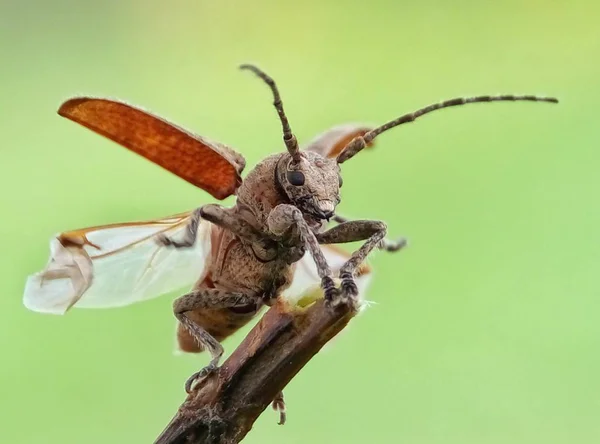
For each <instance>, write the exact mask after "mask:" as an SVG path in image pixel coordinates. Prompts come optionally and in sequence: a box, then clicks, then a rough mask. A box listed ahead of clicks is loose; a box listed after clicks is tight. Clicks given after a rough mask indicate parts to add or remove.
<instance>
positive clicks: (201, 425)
mask: <svg viewBox="0 0 600 444" xmlns="http://www.w3.org/2000/svg"><path fill="white" fill-rule="evenodd" d="M356 313H357V309H356V307H351V306H348V305H341V306H339V307H337V308H336V309H335V310H333V309H329V308H327V307H325V306H324V301H323V300H322V299H319V300H318V301H317V302H314V303H312V304H311V305H309V306H308V307H305V308H303V307H301V306H300V305H298V306H291V305H290V304H289V303H287V302H285V301H283V300H279V301H278V302H277V304H275V305H274V306H273V307H271V308H270V309H269V311H267V312H266V313H265V315H264V316H263V318H262V319H261V320H260V321H259V323H258V324H257V325H256V326H255V327H254V328H253V329H252V330H251V331H250V333H249V334H248V336H246V338H245V339H244V341H243V342H242V343H241V344H240V345H239V347H238V348H237V349H236V350H235V351H234V352H233V353H232V355H231V356H230V357H229V358H228V359H227V360H226V361H225V362H224V364H223V366H222V367H221V368H220V369H219V371H218V372H217V373H216V374H214V375H213V376H211V377H209V378H207V379H205V380H204V381H202V382H201V383H200V384H198V386H197V387H196V388H195V389H194V391H193V392H192V393H190V394H189V395H188V397H187V399H186V400H185V401H184V402H183V404H182V405H181V406H180V407H179V410H178V412H177V414H176V415H175V417H174V418H173V419H172V420H171V422H170V423H169V424H168V425H167V427H166V428H165V430H164V431H163V432H162V433H161V435H160V436H159V437H158V438H157V440H156V442H155V444H183V443H186V444H192V443H194V444H195V443H207V444H233V443H239V442H240V441H241V440H242V439H243V438H244V437H245V436H246V434H247V433H248V432H249V431H250V429H251V428H252V425H253V424H254V421H256V419H257V418H258V416H259V415H260V414H261V413H262V412H263V411H264V410H265V408H267V407H268V406H269V405H270V404H271V402H272V401H273V399H275V398H276V397H277V395H278V394H279V393H280V392H281V391H282V390H283V389H284V387H285V386H286V385H287V383H288V382H290V380H291V379H292V378H293V377H294V376H295V375H296V373H298V371H300V369H301V368H302V367H304V365H306V363H307V362H308V361H309V360H310V359H311V358H312V357H313V356H314V355H315V353H317V352H318V351H319V350H320V349H321V348H322V347H323V345H325V344H326V343H327V342H328V341H329V340H330V339H332V338H333V337H334V336H335V335H336V334H337V333H339V332H340V331H341V330H342V329H343V328H344V327H345V326H346V324H347V323H348V322H349V321H350V319H352V317H354V316H355V315H356Z"/></svg>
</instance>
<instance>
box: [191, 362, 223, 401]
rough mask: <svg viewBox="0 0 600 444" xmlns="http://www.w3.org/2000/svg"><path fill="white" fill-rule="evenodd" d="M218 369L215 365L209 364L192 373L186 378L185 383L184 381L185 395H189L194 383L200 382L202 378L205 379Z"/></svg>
mask: <svg viewBox="0 0 600 444" xmlns="http://www.w3.org/2000/svg"><path fill="white" fill-rule="evenodd" d="M218 368H219V367H217V366H216V364H212V363H211V364H209V365H207V366H206V367H204V368H203V369H202V370H200V371H198V372H196V373H194V374H193V375H192V376H190V377H189V378H188V380H187V381H185V391H186V393H188V394H189V393H191V392H192V389H193V386H194V384H195V383H197V382H198V381H199V380H202V379H204V378H206V377H207V376H209V375H210V374H212V373H214V372H215V371H216V370H217V369H218Z"/></svg>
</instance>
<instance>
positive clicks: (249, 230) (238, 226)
mask: <svg viewBox="0 0 600 444" xmlns="http://www.w3.org/2000/svg"><path fill="white" fill-rule="evenodd" d="M200 219H205V220H207V221H209V222H212V223H213V224H215V225H218V226H220V227H223V228H225V229H227V230H229V231H231V232H233V233H234V234H236V235H238V236H239V237H241V238H243V239H246V240H249V241H251V242H256V243H264V241H265V239H264V237H265V236H264V235H263V234H262V233H261V232H260V231H258V230H257V229H255V228H254V227H252V226H251V225H250V224H249V223H247V222H246V221H244V220H243V219H241V218H239V217H237V215H236V214H235V212H234V210H233V209H231V208H223V207H222V206H220V205H217V204H208V205H204V206H202V207H200V208H197V209H196V210H194V212H193V213H192V216H191V218H190V221H189V223H188V225H187V227H186V231H185V234H184V237H183V240H181V241H176V240H174V239H171V238H170V237H167V236H165V235H162V234H161V235H158V236H157V242H158V243H159V244H161V245H164V246H168V247H173V248H190V247H192V246H193V245H194V243H195V242H196V237H197V235H198V226H199V225H200Z"/></svg>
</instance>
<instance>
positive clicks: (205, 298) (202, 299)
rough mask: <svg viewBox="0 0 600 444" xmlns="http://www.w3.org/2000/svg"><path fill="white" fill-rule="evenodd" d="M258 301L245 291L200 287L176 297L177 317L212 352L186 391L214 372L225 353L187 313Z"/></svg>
mask: <svg viewBox="0 0 600 444" xmlns="http://www.w3.org/2000/svg"><path fill="white" fill-rule="evenodd" d="M254 303H256V298H255V297H252V296H249V295H246V294H244V293H233V292H227V291H223V290H219V289H216V288H199V289H197V290H194V291H192V292H190V293H187V294H184V295H183V296H181V297H179V298H177V299H175V302H174V303H173V312H174V313H175V317H176V318H177V319H178V320H179V322H181V323H182V324H183V325H184V326H185V327H186V328H187V329H188V331H189V332H190V333H191V335H192V336H193V338H194V339H195V340H196V341H198V343H199V344H200V345H202V347H203V348H204V349H206V350H208V352H209V353H210V356H211V360H210V364H208V365H207V366H206V367H204V368H203V369H201V370H200V371H198V372H196V373H194V374H193V375H192V376H190V377H189V378H188V380H187V382H186V383H185V391H186V392H188V393H190V391H191V390H192V385H193V384H194V382H195V381H197V380H198V379H202V378H204V377H205V376H208V375H209V374H210V373H212V372H214V371H215V370H216V369H217V368H218V367H217V366H218V365H219V360H220V359H221V356H222V355H223V346H221V344H220V343H219V341H217V340H216V339H215V338H213V337H212V335H211V334H210V333H208V332H207V331H206V330H205V329H204V328H202V327H201V326H199V325H198V324H196V323H195V322H194V321H193V320H192V319H191V318H190V317H189V316H188V315H187V313H188V312H190V311H193V310H197V309H201V308H207V309H222V308H232V307H237V306H247V305H250V304H254Z"/></svg>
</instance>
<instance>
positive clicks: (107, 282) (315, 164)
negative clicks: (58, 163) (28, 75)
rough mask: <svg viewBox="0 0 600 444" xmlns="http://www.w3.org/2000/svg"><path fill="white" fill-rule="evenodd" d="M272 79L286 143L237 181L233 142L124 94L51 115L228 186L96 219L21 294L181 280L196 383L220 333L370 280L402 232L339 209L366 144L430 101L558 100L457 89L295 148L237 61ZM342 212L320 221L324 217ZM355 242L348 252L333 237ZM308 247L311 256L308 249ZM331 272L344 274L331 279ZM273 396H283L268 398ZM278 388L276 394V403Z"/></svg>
mask: <svg viewBox="0 0 600 444" xmlns="http://www.w3.org/2000/svg"><path fill="white" fill-rule="evenodd" d="M241 68H242V69H244V70H249V71H251V72H253V73H254V74H256V75H257V76H258V77H259V78H260V79H262V80H263V81H264V82H265V83H266V84H267V85H268V86H269V88H270V89H271V93H272V95H273V99H274V102H273V104H274V107H275V109H276V111H277V113H278V115H279V119H280V122H281V126H282V132H283V142H284V144H285V147H286V151H284V152H282V153H277V154H273V155H271V156H268V157H266V158H265V159H264V160H262V161H261V162H259V163H258V164H257V165H256V166H255V167H254V169H252V170H251V171H250V172H249V173H248V174H247V176H246V177H245V178H244V179H243V180H242V178H241V174H242V172H243V170H244V167H245V160H244V158H243V157H242V155H240V154H239V153H237V152H236V151H235V150H234V149H232V148H230V147H228V146H226V145H224V144H221V143H218V142H215V141H211V140H210V139H208V138H206V137H204V136H198V135H195V134H192V133H190V132H188V131H187V130H184V129H183V128H180V127H178V126H176V125H174V124H172V123H169V122H167V121H166V120H164V119H162V118H160V117H157V116H155V115H153V114H151V113H149V112H147V111H144V110H142V109H140V108H136V107H133V106H131V105H128V104H126V103H124V102H120V101H115V100H107V99H99V98H90V97H78V98H74V99H71V100H68V101H66V102H65V103H63V104H62V105H61V107H60V109H59V111H58V114H59V115H61V116H63V117H66V118H68V119H70V120H72V121H75V122H77V123H79V124H81V125H83V126H85V127H87V128H89V129H91V130H92V131H94V132H96V133H98V134H101V135H103V136H105V137H107V138H109V139H111V140H113V141H115V142H117V143H119V144H120V145H122V146H124V147H126V148H128V149H130V150H132V151H134V152H136V153H137V154H139V155H141V156H143V157H145V158H147V159H148V160H150V161H152V162H154V163H156V164H158V165H160V166H162V167H163V168H165V169H167V170H169V171H170V172H172V173H174V174H176V175H177V176H179V177H181V178H183V179H185V180H186V181H188V182H190V183H192V184H193V185H195V186H197V187H199V188H201V189H203V190H205V191H207V192H208V193H209V194H211V195H212V196H213V197H215V198H216V199H225V198H226V197H229V196H232V195H235V197H236V201H235V204H234V205H233V206H232V207H230V208H225V207H223V206H220V205H217V204H206V205H203V206H201V207H199V208H198V209H196V210H194V211H191V212H187V213H182V214H177V215H174V216H170V217H166V218H161V219H156V220H151V221H145V222H132V223H122V224H113V225H103V226H96V227H92V228H85V229H81V230H74V231H67V232H63V233H60V234H58V235H57V236H56V237H55V238H53V239H52V240H51V243H50V252H51V257H50V261H49V263H48V265H47V267H46V268H45V270H43V271H42V272H40V273H37V274H34V275H32V276H30V277H29V278H28V280H27V283H26V287H25V294H24V303H25V305H26V306H27V307H28V308H29V309H32V310H35V311H40V312H49V313H65V312H66V311H67V310H68V309H69V308H71V307H73V306H77V307H90V308H98V307H114V306H121V305H127V304H131V303H134V302H138V301H142V300H145V299H148V298H151V297H155V296H159V295H161V294H164V293H168V292H170V291H174V290H176V289H179V288H181V287H183V286H186V285H191V284H193V283H194V282H195V284H194V285H193V289H192V290H191V291H190V292H188V293H186V294H184V295H183V296H181V297H179V298H178V299H176V300H175V302H174V305H173V310H174V313H175V317H176V318H177V320H178V332H177V338H178V343H179V346H180V348H181V349H182V350H184V351H186V352H200V351H203V350H207V351H208V352H209V353H210V355H211V361H210V364H209V365H208V366H206V367H204V368H203V369H201V370H200V371H198V372H196V373H194V374H193V375H192V376H191V377H190V378H189V379H188V380H187V382H186V384H185V388H186V391H188V392H189V391H190V390H191V389H192V386H193V383H194V382H195V381H196V380H198V379H199V378H203V377H205V376H206V375H208V374H210V373H211V372H213V371H215V369H216V368H218V364H219V361H220V358H221V356H222V354H223V347H222V346H221V344H220V342H221V341H222V340H223V339H225V338H226V337H228V336H230V335H231V334H232V333H234V332H235V331H237V330H238V329H239V328H241V327H242V326H243V325H245V324H246V323H248V322H249V321H250V320H251V319H252V318H253V317H255V316H256V314H257V313H258V312H259V311H260V309H261V308H262V307H263V306H270V305H272V304H273V303H274V301H275V300H276V299H277V298H278V296H280V295H282V294H284V293H287V294H300V293H302V292H303V291H304V290H306V289H307V288H308V287H310V286H311V285H320V287H321V288H322V290H323V293H324V297H325V300H326V302H327V304H328V306H329V307H335V306H336V305H338V304H346V303H351V304H355V303H356V302H357V297H358V294H359V292H361V291H363V290H364V288H365V286H366V283H367V282H368V278H369V274H370V270H369V269H368V267H366V266H365V265H364V260H365V259H366V257H367V256H368V255H369V253H370V252H371V251H372V250H373V249H375V248H379V249H382V250H385V251H389V252H394V251H398V250H400V249H401V248H402V247H403V246H404V245H405V241H404V240H403V239H400V240H397V241H392V240H389V239H387V238H386V225H385V224H384V223H383V222H381V221H376V220H348V219H346V218H344V217H342V216H340V215H338V214H336V209H337V205H338V204H339V202H340V188H341V186H342V176H341V169H340V165H341V164H342V163H344V162H345V161H347V160H349V159H351V158H352V157H353V156H355V155H356V154H357V153H359V152H360V151H361V150H363V149H365V148H367V147H370V146H371V145H372V144H373V141H374V139H375V138H376V137H377V136H379V135H380V134H382V133H383V132H385V131H387V130H389V129H391V128H394V127H396V126H398V125H402V124H404V123H409V122H412V121H414V120H415V119H417V118H418V117H420V116H423V115H425V114H427V113H430V112H432V111H435V110H439V109H443V108H447V107H452V106H459V105H463V104H468V103H478V102H492V101H535V102H553V103H557V102H558V100H557V99H555V98H552V97H538V96H532V95H524V96H516V95H499V96H477V97H472V98H457V99H452V100H447V101H444V102H440V103H437V104H433V105H429V106H427V107H424V108H422V109H419V110H417V111H415V112H413V113H409V114H405V115H403V116H401V117H399V118H397V119H394V120H392V121H390V122H388V123H386V124H384V125H382V126H379V127H376V128H372V127H369V126H365V125H355V124H347V125H341V126H338V127H334V128H332V129H330V130H328V131H326V132H325V133H323V134H321V135H320V136H318V137H317V138H315V139H314V140H313V141H312V142H310V143H309V144H307V145H306V146H305V147H304V148H303V149H301V148H300V147H299V145H298V142H297V139H296V137H295V136H294V134H293V132H292V130H291V128H290V125H289V122H288V119H287V117H286V114H285V112H284V109H283V103H282V100H281V97H280V94H279V91H278V88H277V85H276V84H275V82H274V81H273V79H272V78H271V77H270V76H268V75H267V74H266V73H265V72H264V71H262V70H260V69H259V68H257V67H256V66H254V65H242V66H241ZM330 220H333V221H334V222H336V223H337V225H335V226H334V227H332V228H329V229H328V228H327V223H328V222H329V221H330ZM354 241H363V242H364V243H363V244H362V246H361V247H360V248H359V249H358V250H356V251H355V252H353V253H352V254H347V253H344V252H343V251H341V250H338V249H337V248H335V247H333V244H339V243H346V242H354ZM307 253H308V254H307ZM334 278H339V282H340V283H339V286H338V285H337V283H336V281H335V280H334ZM276 401H278V400H276ZM282 402H283V401H282V399H281V403H282Z"/></svg>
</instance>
